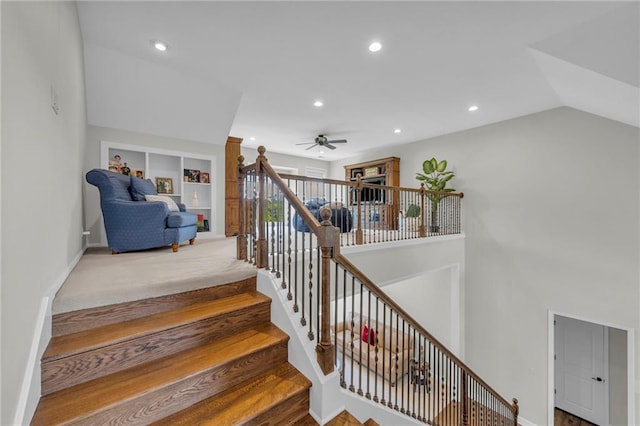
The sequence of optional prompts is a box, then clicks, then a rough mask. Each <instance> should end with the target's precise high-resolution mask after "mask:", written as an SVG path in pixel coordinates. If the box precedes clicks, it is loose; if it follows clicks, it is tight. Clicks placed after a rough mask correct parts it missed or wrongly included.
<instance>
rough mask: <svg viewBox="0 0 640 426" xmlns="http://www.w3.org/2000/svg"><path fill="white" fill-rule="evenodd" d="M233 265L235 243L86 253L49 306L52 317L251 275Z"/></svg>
mask: <svg viewBox="0 0 640 426" xmlns="http://www.w3.org/2000/svg"><path fill="white" fill-rule="evenodd" d="M256 273H257V269H256V268H255V267H254V266H253V265H251V264H250V263H248V262H244V261H239V260H236V239H235V238H212V239H196V243H195V245H193V246H190V245H188V244H183V245H181V246H180V249H179V251H178V252H177V253H173V252H172V250H171V247H168V246H167V247H162V248H158V249H153V250H145V251H140V252H132V253H121V254H118V255H112V254H111V251H110V250H109V249H107V248H95V247H94V248H89V249H88V250H87V251H86V252H85V254H84V255H83V256H82V258H81V259H80V261H79V262H78V264H77V265H76V267H75V268H74V269H73V271H72V272H71V274H70V275H69V277H68V278H67V280H66V281H65V282H64V284H63V285H62V287H61V288H60V290H59V291H58V293H57V294H56V297H55V299H54V301H53V314H59V313H63V312H70V311H77V310H79V309H86V308H93V307H96V306H106V305H112V304H114V303H121V302H129V301H133V300H140V299H146V298H150V297H157V296H163V295H167V294H175V293H182V292H185V291H190V290H197V289H200V288H205V287H213V286H216V285H221V284H227V283H231V282H235V281H239V280H242V279H245V278H248V277H251V276H255V275H256Z"/></svg>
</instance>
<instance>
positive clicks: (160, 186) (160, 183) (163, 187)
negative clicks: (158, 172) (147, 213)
mask: <svg viewBox="0 0 640 426" xmlns="http://www.w3.org/2000/svg"><path fill="white" fill-rule="evenodd" d="M156 191H158V194H173V179H171V178H167V177H157V178H156Z"/></svg>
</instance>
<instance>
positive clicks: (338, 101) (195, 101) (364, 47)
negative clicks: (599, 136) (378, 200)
mask: <svg viewBox="0 0 640 426" xmlns="http://www.w3.org/2000/svg"><path fill="white" fill-rule="evenodd" d="M78 10H79V15H80V23H81V28H82V33H83V37H84V41H85V69H86V84H87V100H88V116H89V122H90V124H93V125H99V126H108V127H116V128H122V129H126V130H132V131H139V132H144V133H150V134H157V135H163V136H170V137H176V138H183V139H190V140H196V141H202V142H209V143H224V141H225V140H226V136H227V135H229V134H231V135H234V136H238V137H242V138H244V139H245V142H244V144H245V145H247V146H258V145H265V146H266V147H267V148H268V149H269V150H271V151H276V152H283V153H287V154H291V155H298V156H309V157H313V158H319V157H321V158H323V159H325V160H334V159H338V158H345V157H349V156H353V155H356V154H358V153H360V152H362V151H365V150H367V149H369V148H373V147H380V146H384V145H393V144H402V143H408V142H414V141H419V140H423V139H426V138H429V137H433V136H437V135H441V134H446V133H451V132H454V131H458V130H464V129H468V128H472V127H477V126H481V125H484V124H489V123H493V122H497V121H501V120H505V119H508V118H512V117H517V116H521V115H526V114H530V113H534V112H537V111H542V110H546V109H550V108H554V107H558V106H563V105H566V106H571V107H574V108H577V109H580V110H583V111H587V112H591V113H594V114H598V115H601V116H604V117H608V118H611V119H613V120H617V121H621V122H623V123H627V124H630V125H633V126H640V107H639V103H640V82H639V80H640V71H639V62H640V41H639V40H640V35H639V31H640V30H639V21H640V7H639V3H638V2H610V1H606V2H564V1H562V2H561V1H558V2H553V1H550V2H482V1H473V2H419V1H414V2H355V1H345V2H323V1H321V2H311V1H297V2H269V1H259V2H243V1H236V2H215V1H210V2H187V1H180V2H154V1H143V2H111V1H107V2H94V1H87V2H79V3H78ZM152 40H162V41H164V42H166V43H167V44H168V45H169V49H168V50H167V51H166V52H159V51H157V50H155V49H154V48H153V45H152V42H151V41H152ZM373 41H379V42H380V43H381V44H382V49H381V50H380V51H379V52H376V53H372V52H370V51H369V50H368V46H369V44H370V43H371V42H373ZM316 100H321V101H322V102H323V104H324V105H323V106H322V107H315V106H314V105H313V103H314V102H315V101H316ZM471 105H477V106H478V110H477V111H474V112H469V111H468V108H469V107H470V106H471ZM395 129H400V132H399V133H396V132H394V130H395ZM320 133H322V134H325V135H327V136H328V137H329V138H330V139H343V138H344V139H348V141H349V142H348V143H347V144H343V145H339V147H338V149H336V150H335V151H330V150H326V149H325V150H323V152H322V153H321V152H320V148H318V147H314V148H312V149H310V150H305V149H306V148H307V147H308V145H296V144H297V143H303V142H311V141H312V140H313V138H314V137H315V136H316V135H317V134H320ZM250 138H255V140H250Z"/></svg>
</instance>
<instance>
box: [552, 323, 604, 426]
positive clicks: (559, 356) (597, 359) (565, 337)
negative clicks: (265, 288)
mask: <svg viewBox="0 0 640 426" xmlns="http://www.w3.org/2000/svg"><path fill="white" fill-rule="evenodd" d="M555 319H556V322H555V358H556V360H555V388H556V394H555V405H556V407H558V408H560V409H561V410H564V411H566V412H568V413H571V414H574V415H576V416H578V417H581V418H583V419H585V420H588V421H590V422H592V423H595V424H597V425H601V426H603V425H607V424H608V420H607V406H608V396H609V384H608V383H607V379H608V377H605V373H606V371H607V368H608V366H607V363H608V360H607V358H608V357H607V348H606V339H605V328H604V326H602V325H598V324H593V323H589V322H585V321H580V320H576V319H572V318H566V317H562V316H558V315H556V316H555Z"/></svg>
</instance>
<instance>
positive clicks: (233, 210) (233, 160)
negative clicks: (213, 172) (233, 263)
mask: <svg viewBox="0 0 640 426" xmlns="http://www.w3.org/2000/svg"><path fill="white" fill-rule="evenodd" d="M241 143H242V139H241V138H235V137H233V136H229V137H228V138H227V143H226V145H225V149H224V152H225V154H224V155H225V161H224V164H225V167H224V200H225V203H224V205H225V208H224V234H225V235H226V236H227V237H231V236H234V235H238V233H239V232H240V218H239V217H238V211H239V204H238V203H239V202H240V194H239V193H238V156H239V155H240V144H241Z"/></svg>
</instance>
